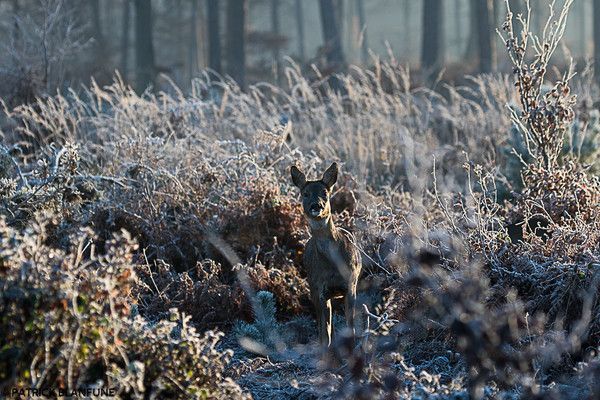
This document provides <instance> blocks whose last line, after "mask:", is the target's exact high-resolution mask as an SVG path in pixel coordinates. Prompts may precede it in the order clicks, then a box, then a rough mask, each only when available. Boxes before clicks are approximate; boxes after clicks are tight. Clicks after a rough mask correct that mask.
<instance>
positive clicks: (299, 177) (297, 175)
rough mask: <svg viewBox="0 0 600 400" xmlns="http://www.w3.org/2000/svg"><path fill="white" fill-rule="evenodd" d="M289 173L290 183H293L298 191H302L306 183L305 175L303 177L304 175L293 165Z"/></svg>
mask: <svg viewBox="0 0 600 400" xmlns="http://www.w3.org/2000/svg"><path fill="white" fill-rule="evenodd" d="M290 171H291V173H292V182H294V185H296V186H297V187H298V189H302V188H303V187H304V184H305V183H306V175H304V173H303V172H302V171H300V170H299V169H298V167H296V166H295V165H292V168H291V169H290Z"/></svg>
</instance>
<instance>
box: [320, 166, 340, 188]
mask: <svg viewBox="0 0 600 400" xmlns="http://www.w3.org/2000/svg"><path fill="white" fill-rule="evenodd" d="M337 176H338V165H337V163H333V164H331V165H330V166H329V168H327V171H325V173H324V174H323V178H321V180H322V181H323V183H324V184H325V186H327V187H328V188H329V189H331V188H332V187H333V185H334V184H335V182H336V181H337Z"/></svg>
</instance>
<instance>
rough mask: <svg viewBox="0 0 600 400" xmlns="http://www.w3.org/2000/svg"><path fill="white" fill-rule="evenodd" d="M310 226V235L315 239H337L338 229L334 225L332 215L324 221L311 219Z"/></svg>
mask: <svg viewBox="0 0 600 400" xmlns="http://www.w3.org/2000/svg"><path fill="white" fill-rule="evenodd" d="M308 224H309V226H310V233H311V235H312V237H314V238H315V239H321V240H323V239H325V240H328V239H335V237H336V235H337V228H336V227H335V225H334V223H333V218H332V216H331V215H329V216H328V217H327V218H324V219H322V220H313V219H309V220H308Z"/></svg>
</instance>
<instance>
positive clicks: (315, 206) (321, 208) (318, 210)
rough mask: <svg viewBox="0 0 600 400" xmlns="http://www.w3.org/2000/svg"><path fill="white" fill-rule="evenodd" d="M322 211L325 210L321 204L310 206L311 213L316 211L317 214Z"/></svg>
mask: <svg viewBox="0 0 600 400" xmlns="http://www.w3.org/2000/svg"><path fill="white" fill-rule="evenodd" d="M321 210H323V207H322V206H321V205H320V204H319V203H315V204H313V205H311V206H310V211H311V212H312V211H315V212H320V211H321Z"/></svg>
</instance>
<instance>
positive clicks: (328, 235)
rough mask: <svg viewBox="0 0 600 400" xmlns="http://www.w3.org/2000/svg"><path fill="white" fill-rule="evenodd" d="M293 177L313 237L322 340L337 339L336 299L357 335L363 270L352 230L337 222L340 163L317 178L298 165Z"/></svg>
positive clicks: (308, 259)
mask: <svg viewBox="0 0 600 400" xmlns="http://www.w3.org/2000/svg"><path fill="white" fill-rule="evenodd" d="M291 174H292V181H293V182H294V185H296V186H297V187H298V188H299V189H300V192H301V195H302V206H303V209H304V215H305V217H306V219H307V221H308V224H309V227H310V232H311V238H310V239H309V241H308V243H307V244H306V248H305V250H304V256H303V262H304V268H305V269H306V274H307V279H308V285H309V288H310V295H311V299H312V302H313V305H314V307H315V311H316V313H317V326H318V331H319V341H320V342H321V344H323V345H326V346H328V347H329V346H330V345H331V343H332V340H333V334H334V332H333V331H334V330H333V325H332V300H333V299H336V298H344V305H345V313H346V323H347V324H348V327H349V328H350V329H351V330H352V333H353V335H354V333H355V332H354V316H355V302H356V286H357V282H358V277H359V275H360V270H361V262H360V255H359V254H358V250H357V248H356V247H355V246H354V244H353V243H352V241H351V240H350V237H349V234H348V233H347V232H345V231H342V230H340V229H338V228H336V226H335V225H334V223H333V217H332V214H331V204H330V196H331V192H332V188H333V185H334V184H335V182H336V181H337V175H338V166H337V164H336V163H333V164H331V166H330V167H329V168H328V169H327V170H326V171H325V173H324V174H323V176H322V178H321V179H319V180H316V181H308V180H306V176H305V175H304V173H303V172H302V171H300V170H299V169H298V168H297V167H295V166H292V168H291Z"/></svg>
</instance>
